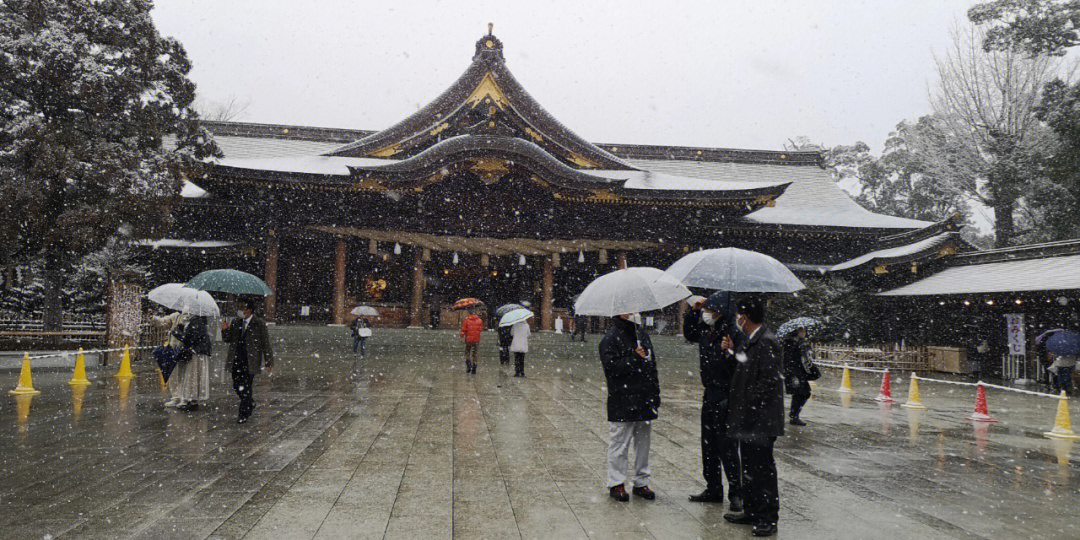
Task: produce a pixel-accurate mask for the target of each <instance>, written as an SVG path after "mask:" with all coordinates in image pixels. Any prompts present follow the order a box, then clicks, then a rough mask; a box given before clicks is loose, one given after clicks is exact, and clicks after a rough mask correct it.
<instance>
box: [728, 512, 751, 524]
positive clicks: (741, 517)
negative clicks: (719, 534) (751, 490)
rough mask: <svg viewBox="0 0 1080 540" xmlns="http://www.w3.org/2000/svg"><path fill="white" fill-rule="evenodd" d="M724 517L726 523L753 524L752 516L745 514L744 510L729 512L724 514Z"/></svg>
mask: <svg viewBox="0 0 1080 540" xmlns="http://www.w3.org/2000/svg"><path fill="white" fill-rule="evenodd" d="M724 519H726V520H727V521H728V523H734V524H736V525H753V524H754V518H752V517H750V516H748V515H746V512H730V513H727V514H724Z"/></svg>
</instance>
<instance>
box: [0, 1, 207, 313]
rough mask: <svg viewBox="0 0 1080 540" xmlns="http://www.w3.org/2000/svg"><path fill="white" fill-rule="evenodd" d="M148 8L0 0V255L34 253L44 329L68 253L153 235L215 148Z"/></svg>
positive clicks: (172, 46)
mask: <svg viewBox="0 0 1080 540" xmlns="http://www.w3.org/2000/svg"><path fill="white" fill-rule="evenodd" d="M152 5H153V3H152V2H150V1H149V0H5V1H4V2H0V200H3V201H4V203H5V204H4V205H3V206H0V251H2V252H3V253H5V254H6V256H7V257H9V260H8V261H0V264H2V263H4V262H7V263H10V262H13V261H28V260H31V259H33V258H35V257H38V256H40V257H42V272H41V277H42V280H43V284H42V287H43V294H44V311H45V324H46V327H47V328H51V329H52V328H57V327H58V326H59V324H60V310H61V307H62V303H61V296H62V294H63V291H62V286H63V281H64V276H65V274H67V273H68V271H69V269H70V267H71V265H72V264H73V263H74V261H77V260H79V259H80V258H81V257H82V256H84V255H85V254H87V253H90V252H93V251H95V250H97V249H100V248H102V247H103V246H104V245H105V244H106V242H107V241H108V240H109V238H114V237H116V236H117V235H118V231H120V230H122V229H123V230H125V231H130V234H132V235H134V236H135V237H140V238H154V237H158V236H160V235H161V234H162V233H163V232H164V231H165V230H166V229H167V228H168V226H169V224H170V215H171V210H172V206H173V204H175V202H176V201H177V200H178V197H179V192H180V187H181V180H182V178H183V177H184V176H185V175H187V176H188V177H189V178H191V177H197V175H198V174H199V167H198V166H199V164H200V163H201V162H202V160H203V159H204V158H206V157H208V156H210V155H216V154H218V151H217V149H216V147H215V146H214V144H213V142H212V139H211V138H210V134H209V133H208V132H207V131H205V130H204V129H202V128H200V127H199V125H198V115H197V114H196V113H195V112H194V111H193V109H192V107H191V104H192V100H193V99H194V97H195V85H194V84H193V83H192V82H191V81H189V80H188V78H187V74H188V72H189V71H190V70H191V64H190V63H189V62H188V59H187V54H186V53H185V52H184V48H183V47H182V46H181V45H180V43H179V42H177V41H176V40H174V39H171V38H167V37H162V36H161V35H160V34H158V31H157V29H156V28H155V26H154V23H153V21H152V20H151V17H150V10H151V8H152ZM167 135H173V136H175V140H176V145H175V147H173V148H165V147H164V146H163V140H164V139H165V137H166V136H167Z"/></svg>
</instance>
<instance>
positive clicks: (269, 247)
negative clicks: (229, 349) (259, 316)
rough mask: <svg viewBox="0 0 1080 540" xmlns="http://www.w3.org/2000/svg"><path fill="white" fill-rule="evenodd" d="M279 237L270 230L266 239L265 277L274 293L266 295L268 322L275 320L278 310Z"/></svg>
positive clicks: (265, 312) (265, 310) (265, 311)
mask: <svg viewBox="0 0 1080 540" xmlns="http://www.w3.org/2000/svg"><path fill="white" fill-rule="evenodd" d="M278 254H279V253H278V237H277V236H276V235H275V234H274V231H270V237H269V238H267V239H266V267H265V268H263V279H264V280H265V281H266V285H267V286H268V287H270V290H271V291H274V294H271V295H270V296H267V297H266V306H265V308H264V309H263V312H264V314H265V315H266V320H267V321H268V322H274V317H275V314H276V312H277V265H278Z"/></svg>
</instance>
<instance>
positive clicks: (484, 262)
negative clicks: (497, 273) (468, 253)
mask: <svg viewBox="0 0 1080 540" xmlns="http://www.w3.org/2000/svg"><path fill="white" fill-rule="evenodd" d="M489 264H491V258H490V257H488V254H487V253H481V254H480V266H484V267H486V266H487V265H489Z"/></svg>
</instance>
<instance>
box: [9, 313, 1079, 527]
mask: <svg viewBox="0 0 1080 540" xmlns="http://www.w3.org/2000/svg"><path fill="white" fill-rule="evenodd" d="M273 335H274V337H275V342H276V346H277V353H278V358H279V362H278V368H277V370H276V372H275V374H274V375H273V377H271V378H270V379H267V378H265V377H263V378H260V379H258V380H257V382H256V389H255V395H256V401H257V402H258V404H259V405H258V408H257V409H256V411H255V416H254V418H253V421H252V422H251V423H249V424H247V425H243V426H239V425H237V424H236V423H235V415H236V399H235V396H233V395H232V394H231V386H230V385H229V384H228V383H222V382H220V381H221V379H219V378H218V375H217V374H215V387H214V389H213V392H214V397H213V399H212V403H211V406H210V407H204V408H203V409H202V410H199V411H197V412H191V413H183V412H176V411H167V410H164V409H163V408H162V407H161V406H160V403H161V400H162V395H163V393H162V391H161V389H160V386H159V385H158V381H157V375H156V373H154V372H149V371H148V372H145V373H143V374H141V375H140V377H139V378H138V379H137V380H135V381H134V382H133V383H132V384H131V386H130V387H129V388H127V389H126V391H125V389H124V388H122V387H120V385H119V384H118V382H117V381H116V380H115V379H111V378H109V377H108V376H107V375H108V374H107V373H92V374H91V378H92V379H94V381H95V383H94V385H92V386H91V387H89V388H87V389H86V391H85V394H84V396H82V399H81V400H79V399H78V396H77V395H73V391H72V389H71V388H70V387H68V385H67V384H66V381H67V379H68V378H69V377H70V374H69V373H67V372H51V373H50V372H40V371H39V372H35V378H34V382H35V386H36V387H37V388H38V389H39V390H41V391H42V394H41V395H39V396H36V397H34V398H33V399H32V400H31V402H30V404H29V411H27V410H26V409H25V407H26V403H25V400H24V401H23V403H22V410H20V407H19V405H20V404H19V403H18V402H17V400H16V399H14V398H12V397H9V396H4V397H3V399H0V531H2V532H0V536H3V537H8V538H41V537H45V536H51V537H53V538H61V537H63V538H123V537H136V538H305V539H309V538H320V539H321V538H411V539H415V538H435V539H438V538H543V539H549V538H657V539H668V538H715V537H735V538H744V537H745V538H749V537H750V535H749V530H748V528H746V527H741V526H736V525H731V524H728V523H726V522H724V521H723V519H722V514H723V508H721V507H720V506H715V505H696V504H692V503H689V502H688V501H687V500H686V497H687V495H688V494H690V493H694V492H697V491H699V490H700V489H702V487H703V486H702V480H701V478H700V463H701V460H700V449H699V445H698V434H699V417H698V414H699V410H700V402H699V399H700V394H701V390H700V385H699V382H698V378H697V371H696V369H697V360H696V357H695V349H694V348H693V347H691V346H689V345H686V344H684V343H682V342H681V340H680V339H677V338H658V339H657V340H656V341H657V357H658V359H659V363H660V380H661V386H662V389H663V394H662V396H663V406H662V408H661V411H660V418H659V420H657V421H656V422H655V424H654V428H653V446H652V456H651V457H652V467H653V482H652V487H653V488H654V489H655V490H656V491H657V493H658V498H657V500H655V501H644V500H641V499H636V498H635V499H633V500H631V502H630V503H616V502H614V501H612V500H610V499H609V498H608V497H607V494H606V491H605V489H604V486H603V478H604V476H605V454H604V450H605V445H606V443H605V438H606V433H607V429H606V424H605V418H604V397H605V394H604V388H603V386H604V380H603V374H602V371H601V369H600V366H599V362H598V360H597V358H596V345H597V343H598V341H599V336H590V337H591V338H592V339H591V340H590V341H589V342H588V343H587V344H584V345H583V344H580V343H575V344H570V343H568V342H567V341H566V338H565V337H564V336H555V335H550V334H540V335H537V336H535V339H534V340H533V343H532V349H533V350H534V352H533V353H530V354H529V356H528V357H527V365H526V372H527V378H525V379H515V378H512V377H510V376H509V374H510V373H512V371H511V370H510V369H509V367H503V366H499V364H498V361H497V360H496V355H495V351H494V346H493V344H494V336H493V335H488V336H485V341H486V343H485V344H484V346H483V347H482V349H481V356H482V358H481V364H480V368H479V370H478V371H479V372H478V374H477V375H475V376H468V375H465V374H464V368H463V366H462V362H461V361H460V360H459V356H460V353H459V349H460V346H459V345H458V344H457V342H456V336H454V335H453V334H452V333H449V332H433V331H422V330H377V331H376V334H375V337H373V338H372V339H371V340H370V341H369V343H368V345H369V351H368V358H367V359H366V360H363V361H357V360H356V359H355V357H354V356H353V355H352V354H351V352H350V351H348V350H347V338H346V335H345V330H344V329H341V328H321V327H320V328H312V327H282V328H276V329H274V330H273ZM222 352H223V351H215V361H216V362H218V365H219V363H220V360H221V353H222ZM827 371H830V370H827ZM837 375H838V374H836V373H835V372H827V373H826V377H825V378H824V379H822V380H821V381H819V382H820V384H819V385H818V387H817V389H816V391H815V392H816V393H815V397H814V399H812V400H811V401H810V403H809V404H808V405H807V410H806V412H805V413H804V416H805V418H806V419H807V420H808V421H809V422H810V423H811V424H810V426H808V427H805V428H792V429H790V430H789V432H788V433H789V435H788V436H786V437H783V438H782V439H781V440H780V441H779V442H778V446H777V461H778V469H779V477H780V492H781V521H780V536H779V537H780V538H870V537H891V538H1001V537H1027V538H1077V537H1080V520H1077V519H1076V517H1075V516H1076V513H1077V511H1078V505H1080V492H1078V487H1080V469H1078V466H1077V464H1076V462H1075V457H1074V454H1075V450H1074V449H1073V448H1071V445H1061V444H1056V443H1054V442H1053V441H1050V440H1047V439H1044V438H1043V437H1042V432H1043V431H1045V430H1046V429H1049V427H1050V424H1051V422H1052V420H1053V411H1054V407H1055V406H1056V403H1051V402H1052V401H1053V400H1049V399H1046V398H1036V397H1029V396H1019V395H1014V394H1006V393H1003V392H1000V391H991V392H990V393H989V401H990V409H991V413H992V414H994V415H995V416H996V417H997V418H999V419H1000V420H1001V422H1000V423H999V424H995V425H991V426H985V425H984V426H979V427H973V426H972V425H971V424H970V423H969V422H966V421H964V420H962V418H963V416H965V415H966V414H967V413H969V412H970V411H971V407H972V404H973V403H974V395H973V393H972V392H971V391H970V390H969V389H964V388H958V387H952V386H944V385H933V384H924V385H923V386H922V392H923V401H924V403H926V404H927V406H929V407H930V409H931V410H929V411H923V412H915V411H908V410H905V409H901V408H900V407H899V406H892V407H890V406H885V405H879V404H877V403H875V402H873V401H871V399H870V398H872V397H873V396H874V395H876V393H877V384H878V380H877V378H876V377H870V376H862V375H860V374H856V375H855V377H854V383H855V388H856V395H855V396H854V397H853V398H852V399H850V400H848V399H843V400H842V399H841V398H840V396H839V395H838V394H837V393H836V392H835V391H834V390H832V388H835V387H836V385H838V384H839V378H838V376H837ZM16 378H17V373H14V372H10V371H5V372H0V381H2V383H0V384H3V385H5V386H11V387H14V385H15V380H16ZM904 382H906V381H904ZM895 389H896V390H897V391H896V392H895V394H894V395H896V396H897V397H898V399H902V397H903V395H904V393H905V392H904V390H905V388H904V385H903V384H901V381H896V385H895ZM76 403H79V405H80V406H79V407H76ZM1072 410H1073V414H1074V417H1075V415H1076V414H1077V412H1078V411H1077V407H1075V406H1074V407H1073V408H1072Z"/></svg>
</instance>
